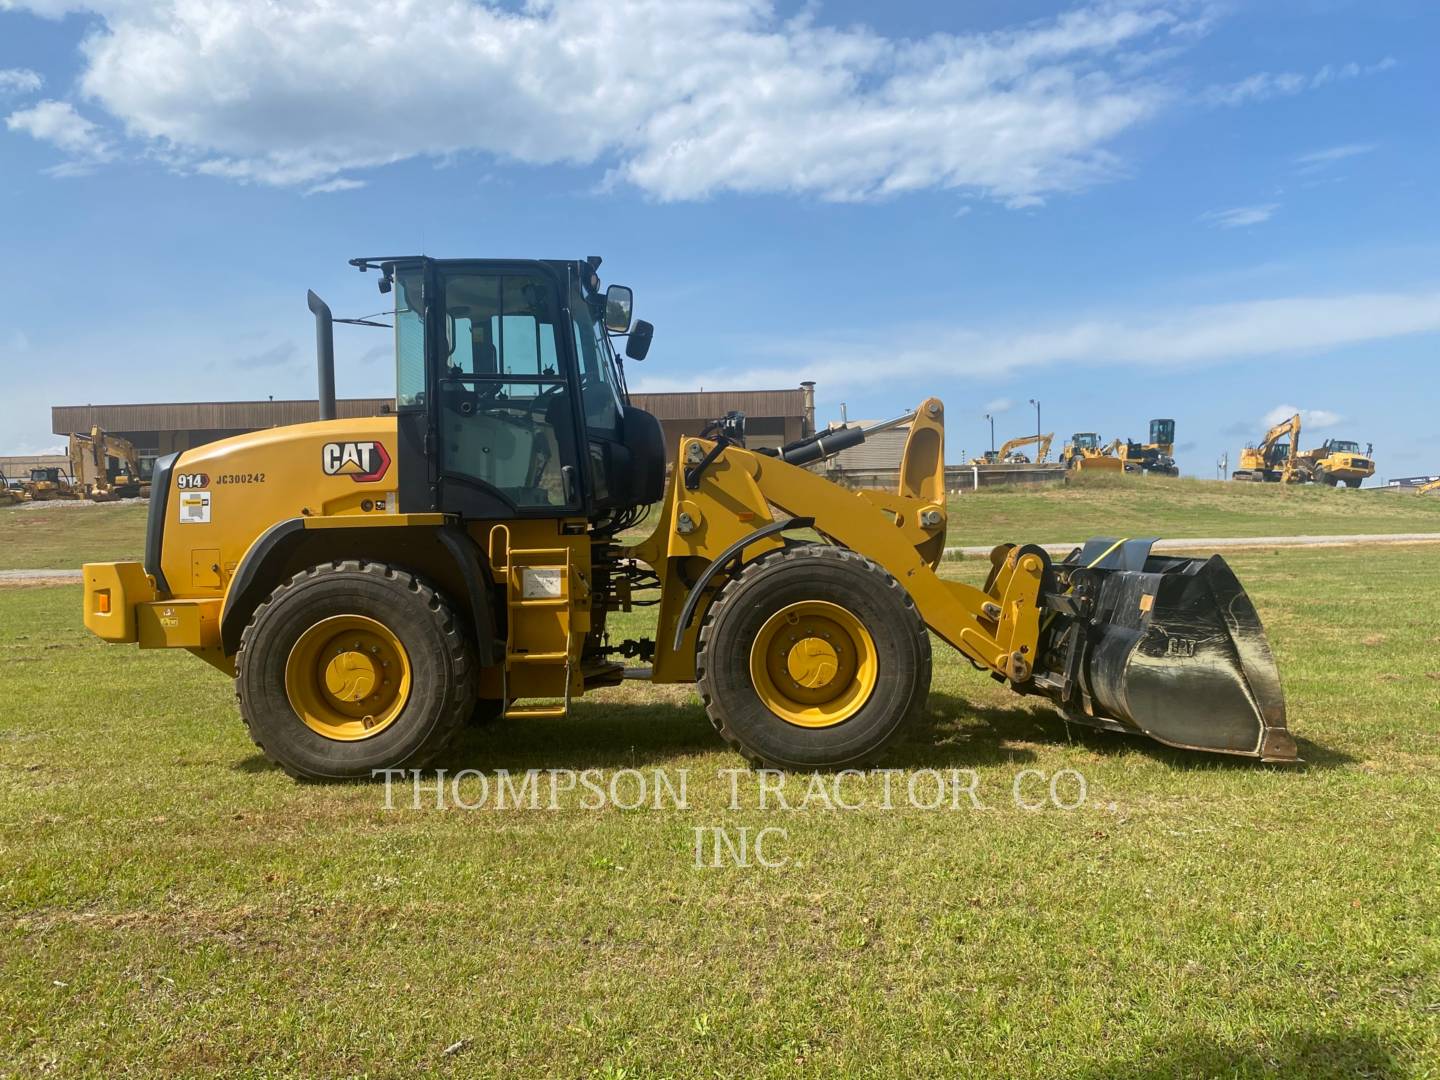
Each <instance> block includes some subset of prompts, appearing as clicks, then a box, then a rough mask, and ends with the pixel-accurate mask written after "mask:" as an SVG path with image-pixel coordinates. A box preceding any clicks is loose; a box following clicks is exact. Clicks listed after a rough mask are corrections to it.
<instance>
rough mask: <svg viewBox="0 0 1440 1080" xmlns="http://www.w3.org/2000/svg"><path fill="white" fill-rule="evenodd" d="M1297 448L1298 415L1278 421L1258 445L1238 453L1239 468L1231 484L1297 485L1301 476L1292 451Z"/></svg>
mask: <svg viewBox="0 0 1440 1080" xmlns="http://www.w3.org/2000/svg"><path fill="white" fill-rule="evenodd" d="M1299 445H1300V414H1299V413H1296V414H1295V415H1294V416H1292V417H1290V418H1289V419H1288V420H1282V421H1281V422H1280V423H1278V424H1276V425H1275V426H1274V427H1272V428H1271V429H1270V430H1269V431H1267V432H1266V433H1265V436H1264V437H1263V438H1262V439H1261V440H1260V442H1259V443H1258V444H1256V445H1253V446H1246V447H1245V448H1244V449H1242V450H1241V451H1240V467H1239V468H1238V469H1236V470H1235V471H1234V472H1232V473H1231V474H1230V479H1232V480H1254V481H1257V482H1269V483H1284V484H1292V483H1300V482H1302V481H1304V480H1305V479H1306V477H1305V474H1304V473H1301V472H1298V471H1297V470H1296V468H1295V456H1296V452H1297V451H1296V448H1297V447H1299Z"/></svg>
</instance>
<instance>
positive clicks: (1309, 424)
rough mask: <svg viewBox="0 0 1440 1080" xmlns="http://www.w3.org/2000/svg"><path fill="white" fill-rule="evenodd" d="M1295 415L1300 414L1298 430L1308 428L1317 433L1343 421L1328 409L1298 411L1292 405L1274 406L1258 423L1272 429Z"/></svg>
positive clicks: (1338, 415) (1298, 409)
mask: <svg viewBox="0 0 1440 1080" xmlns="http://www.w3.org/2000/svg"><path fill="white" fill-rule="evenodd" d="M1296 413H1299V414H1300V430H1301V431H1304V430H1305V429H1307V428H1309V429H1310V430H1312V431H1318V430H1320V429H1322V428H1328V427H1334V426H1335V425H1336V424H1338V423H1340V421H1341V420H1343V419H1344V417H1342V416H1341V415H1340V414H1339V413H1337V412H1331V411H1330V410H1329V409H1300V408H1296V407H1295V406H1294V405H1276V406H1275V408H1273V409H1271V410H1270V411H1269V412H1268V413H1266V414H1265V416H1264V418H1263V419H1262V420H1261V421H1260V423H1261V424H1262V425H1263V426H1264V427H1265V428H1267V429H1268V428H1272V427H1274V426H1275V425H1276V424H1278V423H1280V422H1282V421H1284V420H1289V419H1290V417H1292V416H1294V415H1295V414H1296Z"/></svg>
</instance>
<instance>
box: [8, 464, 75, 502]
mask: <svg viewBox="0 0 1440 1080" xmlns="http://www.w3.org/2000/svg"><path fill="white" fill-rule="evenodd" d="M21 489H22V491H23V492H24V494H25V496H26V497H27V498H28V499H34V500H35V501H36V502H43V501H45V500H47V499H80V498H83V497H84V495H85V493H84V491H83V490H82V489H81V488H80V487H78V486H77V485H76V484H75V483H74V481H73V480H72V479H71V478H70V477H69V476H67V475H66V474H65V470H64V469H61V468H59V467H58V466H54V465H47V466H44V467H42V468H35V469H31V470H30V479H29V480H27V481H25V482H24V483H23V484H22V485H21Z"/></svg>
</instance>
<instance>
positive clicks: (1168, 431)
mask: <svg viewBox="0 0 1440 1080" xmlns="http://www.w3.org/2000/svg"><path fill="white" fill-rule="evenodd" d="M1111 446H1112V453H1114V455H1115V456H1116V457H1118V458H1119V459H1120V461H1121V464H1122V466H1123V467H1124V469H1125V471H1126V472H1143V473H1154V474H1155V475H1157V476H1179V475H1180V468H1179V466H1177V465H1176V464H1175V421H1174V420H1151V421H1150V441H1149V442H1146V443H1138V442H1132V441H1131V440H1129V439H1116V440H1115V442H1114V443H1112V444H1111Z"/></svg>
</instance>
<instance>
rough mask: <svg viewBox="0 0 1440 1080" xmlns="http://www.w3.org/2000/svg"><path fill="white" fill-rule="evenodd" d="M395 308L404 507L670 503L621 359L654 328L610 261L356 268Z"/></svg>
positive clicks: (399, 263)
mask: <svg viewBox="0 0 1440 1080" xmlns="http://www.w3.org/2000/svg"><path fill="white" fill-rule="evenodd" d="M351 263H352V264H353V265H355V266H357V267H359V268H360V269H361V270H369V269H378V270H379V271H380V273H381V278H380V290H381V292H382V293H388V294H390V295H392V296H393V297H394V301H395V309H394V316H395V412H396V426H397V431H398V443H399V445H398V447H397V456H398V462H397V465H398V475H399V491H398V493H397V496H398V502H399V509H400V511H401V512H402V513H424V512H431V511H440V512H443V513H450V514H457V515H459V516H461V517H464V518H479V519H509V518H516V517H528V516H534V517H568V516H575V517H587V518H591V519H597V518H605V517H608V516H612V515H615V514H619V513H620V512H622V511H624V510H626V509H629V508H632V507H637V506H643V505H648V504H649V503H652V502H656V501H658V500H659V499H660V498H661V497H662V496H663V493H664V479H665V444H664V439H663V436H662V434H661V431H660V425H659V422H658V421H657V420H656V419H655V418H654V417H653V416H651V415H650V414H649V413H646V412H643V411H641V410H639V409H636V408H634V407H633V406H631V405H630V403H629V395H628V392H627V390H626V387H625V375H624V367H623V362H622V361H621V359H620V357H619V355H618V354H617V353H616V351H615V348H614V344H613V339H615V338H618V337H628V338H629V342H628V344H627V347H626V355H627V356H629V357H630V358H631V359H635V360H640V359H643V358H644V356H645V354H646V352H647V351H648V349H649V344H650V336H651V334H652V333H653V327H651V326H650V324H649V323H645V322H641V323H637V324H635V325H634V326H633V328H632V321H633V320H632V312H633V304H634V297H633V295H632V293H631V291H630V290H629V289H628V288H626V287H625V286H623V285H612V286H610V287H609V288H608V289H606V290H604V291H603V292H602V291H601V290H600V279H599V277H598V276H597V275H596V269H597V268H598V267H599V265H600V259H599V258H598V257H594V256H592V257H591V258H589V259H586V260H581V261H560V260H471V259H430V258H426V257H423V256H410V257H403V258H383V259H352V260H351Z"/></svg>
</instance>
